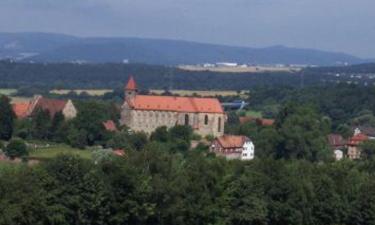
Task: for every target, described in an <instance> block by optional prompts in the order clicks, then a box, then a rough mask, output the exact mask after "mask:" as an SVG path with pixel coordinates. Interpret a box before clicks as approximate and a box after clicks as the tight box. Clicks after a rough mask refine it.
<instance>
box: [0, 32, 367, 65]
mask: <svg viewBox="0 0 375 225" xmlns="http://www.w3.org/2000/svg"><path fill="white" fill-rule="evenodd" d="M0 58H12V59H16V60H24V61H36V62H88V63H105V62H123V61H124V60H128V61H129V62H132V63H147V64H157V65H178V64H201V63H215V62H237V63H246V64H304V65H342V64H345V63H349V64H358V63H366V62H368V60H365V59H361V58H358V57H355V56H351V55H348V54H345V53H335V52H327V51H320V50H313V49H300V48H288V47H284V46H273V47H267V48H248V47H231V46H224V45H213V44H203V43H196V42H189V41H177V40H161V39H144V38H78V37H74V36H67V35H60V34H46V33H16V34H11V33H0Z"/></svg>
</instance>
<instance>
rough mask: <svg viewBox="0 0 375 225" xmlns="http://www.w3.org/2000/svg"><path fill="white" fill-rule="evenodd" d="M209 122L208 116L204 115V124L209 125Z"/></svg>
mask: <svg viewBox="0 0 375 225" xmlns="http://www.w3.org/2000/svg"><path fill="white" fill-rule="evenodd" d="M207 124H208V116H207V115H205V116H204V125H207Z"/></svg>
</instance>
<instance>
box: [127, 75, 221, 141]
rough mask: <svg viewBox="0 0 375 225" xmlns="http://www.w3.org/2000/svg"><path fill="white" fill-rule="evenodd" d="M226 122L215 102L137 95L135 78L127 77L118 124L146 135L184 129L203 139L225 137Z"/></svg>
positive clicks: (199, 99) (204, 99)
mask: <svg viewBox="0 0 375 225" xmlns="http://www.w3.org/2000/svg"><path fill="white" fill-rule="evenodd" d="M225 119H226V116H225V113H224V110H223V108H222V106H221V104H220V102H219V100H218V99H216V98H197V97H175V96H153V95H140V94H138V89H137V85H136V82H135V80H134V78H133V77H130V79H129V81H128V83H127V85H126V87H125V101H124V103H123V105H122V112H121V120H120V124H121V125H126V126H128V127H129V128H130V129H132V130H134V131H143V132H146V133H151V132H153V131H154V130H155V129H156V128H158V127H161V126H166V127H168V128H170V127H173V126H175V125H187V126H191V127H192V128H193V130H194V132H195V133H197V134H199V135H201V136H203V137H204V136H207V135H212V136H214V137H218V136H222V135H223V134H224V122H225Z"/></svg>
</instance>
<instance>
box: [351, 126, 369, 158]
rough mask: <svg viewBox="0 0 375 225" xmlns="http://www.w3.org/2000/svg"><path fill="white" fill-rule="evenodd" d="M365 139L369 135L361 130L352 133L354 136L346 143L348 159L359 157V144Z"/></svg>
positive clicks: (367, 138)
mask: <svg viewBox="0 0 375 225" xmlns="http://www.w3.org/2000/svg"><path fill="white" fill-rule="evenodd" d="M367 140H369V137H368V136H367V135H366V134H363V133H361V132H359V133H354V136H353V137H351V138H350V139H349V140H348V143H347V147H348V157H349V159H359V158H360V157H361V148H360V145H361V144H362V143H363V142H365V141H367Z"/></svg>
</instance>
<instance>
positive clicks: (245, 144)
mask: <svg viewBox="0 0 375 225" xmlns="http://www.w3.org/2000/svg"><path fill="white" fill-rule="evenodd" d="M210 151H211V152H214V153H215V154H216V155H219V156H224V157H225V158H227V159H240V160H252V159H254V157H255V147H254V144H253V142H252V141H251V140H250V138H248V137H246V136H235V135H223V136H221V137H218V138H216V139H215V140H214V141H213V142H212V144H211V147H210Z"/></svg>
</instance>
